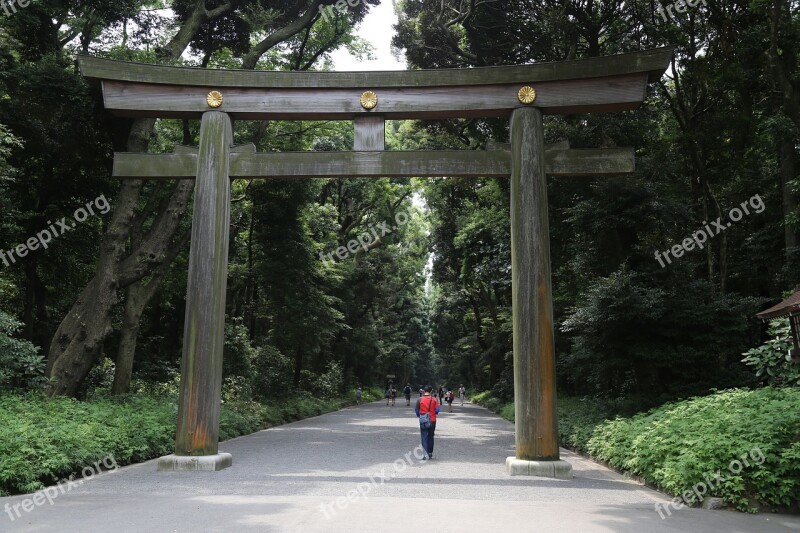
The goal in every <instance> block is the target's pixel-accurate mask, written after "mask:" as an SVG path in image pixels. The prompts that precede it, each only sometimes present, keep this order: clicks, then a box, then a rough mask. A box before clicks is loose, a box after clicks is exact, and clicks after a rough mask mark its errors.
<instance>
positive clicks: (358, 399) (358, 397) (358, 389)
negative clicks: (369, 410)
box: [356, 387, 361, 405]
mask: <svg viewBox="0 0 800 533" xmlns="http://www.w3.org/2000/svg"><path fill="white" fill-rule="evenodd" d="M356 405H361V387H359V388H357V389H356Z"/></svg>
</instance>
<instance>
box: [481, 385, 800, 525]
mask: <svg viewBox="0 0 800 533" xmlns="http://www.w3.org/2000/svg"><path fill="white" fill-rule="evenodd" d="M471 399H472V401H473V402H475V403H477V404H479V405H483V406H485V407H489V408H494V409H493V410H495V411H497V412H499V413H500V414H501V416H502V417H503V418H505V419H507V420H510V421H512V422H513V421H514V405H513V404H505V405H501V404H499V401H498V400H497V399H496V398H492V397H491V393H490V392H484V393H480V394H476V395H474V396H472V398H471ZM627 407H628V406H627V405H626V404H625V403H624V402H623V403H618V402H613V401H609V400H598V399H596V398H583V399H581V398H572V397H559V399H558V419H559V420H558V430H559V439H560V444H561V445H562V446H566V447H570V448H574V449H577V450H578V451H580V452H583V453H589V454H591V455H592V456H593V457H595V458H597V459H599V460H601V461H605V462H607V463H608V464H610V465H611V466H613V467H614V468H617V469H619V470H621V471H624V472H627V473H630V474H634V475H638V476H640V477H642V478H643V479H645V480H646V481H647V482H649V483H652V484H654V485H656V486H658V487H659V488H660V489H662V490H664V491H666V492H668V493H670V494H673V495H676V496H677V495H681V494H683V492H684V491H686V490H689V489H691V488H692V486H694V485H695V484H696V483H699V482H701V481H703V480H704V478H705V477H706V476H708V477H709V478H712V479H713V477H714V474H715V473H716V472H717V470H719V471H721V473H722V474H723V475H725V473H726V472H727V471H728V469H729V466H731V464H732V462H733V461H735V460H740V461H741V462H742V463H744V461H743V460H741V459H742V457H743V456H745V455H746V457H747V462H748V463H749V466H747V465H744V468H743V470H742V472H740V473H739V474H733V473H732V472H729V473H728V474H729V475H727V476H726V477H728V478H729V479H727V480H726V481H725V482H724V483H722V484H720V485H719V486H717V487H716V488H715V489H714V490H712V491H710V493H709V494H708V495H709V496H719V497H722V498H724V499H725V500H726V501H727V502H728V503H730V504H732V505H734V506H736V507H737V508H738V509H740V510H748V509H750V508H751V507H752V505H753V504H756V505H767V506H773V507H792V506H797V505H798V504H800V389H796V388H783V389H775V388H765V389H758V390H755V391H750V390H743V389H734V390H729V391H723V392H718V393H715V394H713V395H711V396H706V397H698V398H692V399H689V400H684V401H680V402H675V403H670V404H666V405H663V406H661V407H659V408H656V409H653V410H651V411H649V412H647V413H641V414H637V415H634V416H631V417H627V418H622V417H618V418H616V419H612V420H609V419H610V418H612V417H614V416H615V413H618V412H620V410H621V409H626V408H627ZM761 454H763V457H764V462H763V464H761V465H758V464H757V462H758V461H754V460H753V459H754V457H756V458H757V457H759V456H760V455H761Z"/></svg>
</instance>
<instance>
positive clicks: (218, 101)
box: [206, 91, 225, 109]
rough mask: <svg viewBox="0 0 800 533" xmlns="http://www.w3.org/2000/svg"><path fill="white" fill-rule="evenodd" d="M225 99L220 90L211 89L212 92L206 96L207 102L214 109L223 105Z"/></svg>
mask: <svg viewBox="0 0 800 533" xmlns="http://www.w3.org/2000/svg"><path fill="white" fill-rule="evenodd" d="M224 101H225V99H224V98H223V97H222V93H221V92H219V91H211V92H210V93H208V96H207V97H206V102H208V107H212V108H214V109H216V108H218V107H221V106H222V102H224Z"/></svg>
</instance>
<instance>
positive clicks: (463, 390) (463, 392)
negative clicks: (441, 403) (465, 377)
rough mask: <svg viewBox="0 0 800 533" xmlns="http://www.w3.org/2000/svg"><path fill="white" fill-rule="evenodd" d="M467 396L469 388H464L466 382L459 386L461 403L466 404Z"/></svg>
mask: <svg viewBox="0 0 800 533" xmlns="http://www.w3.org/2000/svg"><path fill="white" fill-rule="evenodd" d="M466 397H467V389H465V388H464V384H463V383H462V384H461V386H460V387H459V388H458V398H459V399H460V400H461V405H464V398H466Z"/></svg>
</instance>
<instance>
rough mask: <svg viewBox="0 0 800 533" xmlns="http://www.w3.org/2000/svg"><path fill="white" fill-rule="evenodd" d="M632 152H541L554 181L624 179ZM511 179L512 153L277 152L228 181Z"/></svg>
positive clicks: (123, 171) (131, 170)
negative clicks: (557, 178) (616, 176)
mask: <svg viewBox="0 0 800 533" xmlns="http://www.w3.org/2000/svg"><path fill="white" fill-rule="evenodd" d="M634 161H635V158H634V153H633V149H631V148H603V149H589V150H573V149H562V148H551V149H548V150H546V151H545V171H546V172H547V173H548V174H550V175H553V176H592V175H612V174H627V173H631V172H633V171H634V168H635V163H634ZM196 172H197V155H196V154H192V153H175V154H138V153H117V154H115V155H114V176H115V177H118V178H145V179H193V178H194V177H195V174H196ZM510 175H511V153H510V151H509V150H507V149H504V148H501V149H496V150H489V151H477V150H475V151H473V150H456V151H420V152H382V151H376V152H280V153H247V152H238V153H237V152H234V153H231V155H230V177H231V178H232V179H254V178H384V177H476V178H477V177H503V176H510Z"/></svg>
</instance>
